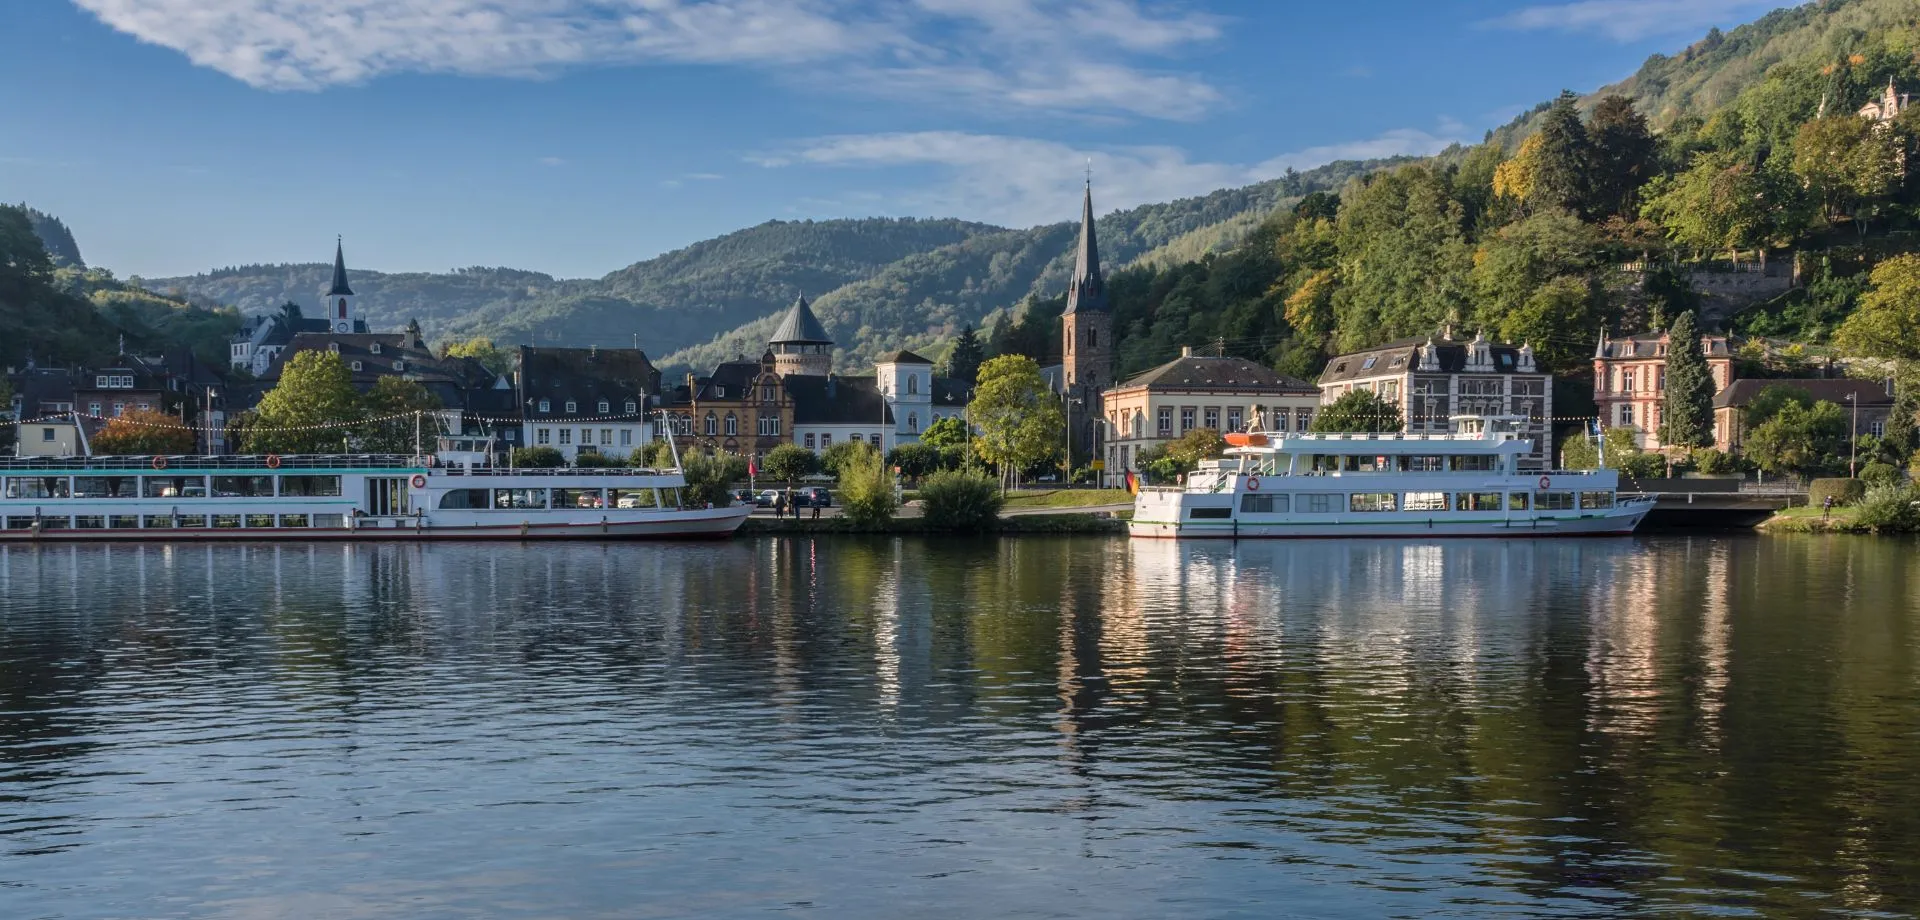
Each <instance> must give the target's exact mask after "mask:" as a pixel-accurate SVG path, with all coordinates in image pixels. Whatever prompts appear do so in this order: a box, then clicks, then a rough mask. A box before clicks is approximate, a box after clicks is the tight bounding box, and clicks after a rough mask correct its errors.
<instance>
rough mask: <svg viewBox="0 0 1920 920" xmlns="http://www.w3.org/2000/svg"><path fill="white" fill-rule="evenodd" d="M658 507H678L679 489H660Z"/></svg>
mask: <svg viewBox="0 0 1920 920" xmlns="http://www.w3.org/2000/svg"><path fill="white" fill-rule="evenodd" d="M660 506H661V507H663V508H678V507H680V490H679V489H661V490H660Z"/></svg>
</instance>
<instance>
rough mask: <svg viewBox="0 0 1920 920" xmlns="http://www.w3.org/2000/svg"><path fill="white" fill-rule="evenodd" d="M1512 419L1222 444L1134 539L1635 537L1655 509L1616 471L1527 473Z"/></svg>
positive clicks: (1149, 501)
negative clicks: (1626, 490)
mask: <svg viewBox="0 0 1920 920" xmlns="http://www.w3.org/2000/svg"><path fill="white" fill-rule="evenodd" d="M1523 421H1524V420H1522V419H1517V418H1503V417H1484V418H1483V417H1478V416H1462V417H1458V418H1455V419H1454V420H1453V422H1454V425H1453V427H1454V433H1452V434H1399V433H1386V434H1272V435H1269V434H1266V433H1263V432H1260V431H1258V430H1254V431H1250V432H1242V433H1236V434H1230V435H1228V436H1227V443H1228V444H1229V445H1230V446H1229V447H1228V449H1227V451H1226V454H1225V456H1224V457H1223V458H1222V459H1219V460H1212V461H1207V462H1205V463H1202V464H1201V466H1200V468H1199V469H1197V470H1195V471H1194V472H1193V473H1191V474H1189V475H1188V476H1187V478H1186V481H1185V483H1184V484H1183V485H1181V486H1179V487H1173V488H1144V489H1141V490H1140V493H1139V495H1138V496H1137V497H1136V498H1135V501H1134V511H1133V520H1132V522H1131V523H1130V524H1129V525H1128V527H1129V531H1130V533H1131V534H1132V535H1133V536H1136V537H1164V538H1178V539H1191V538H1249V537H1296V538H1297V537H1547V536H1593V535H1607V534H1616V535H1617V534H1627V533H1632V532H1633V529H1634V528H1635V527H1638V526H1639V524H1640V521H1641V519H1642V518H1644V517H1646V514H1647V512H1648V511H1649V510H1651V509H1652V507H1653V502H1652V500H1651V499H1632V500H1622V499H1620V498H1619V497H1618V495H1617V494H1616V492H1617V488H1618V486H1619V474H1618V473H1617V472H1616V471H1614V470H1608V469H1598V470H1579V471H1546V472H1541V471H1528V470H1523V469H1521V468H1520V465H1519V464H1520V458H1521V457H1522V456H1524V455H1526V454H1528V453H1529V452H1531V451H1532V444H1531V443H1530V442H1529V441H1528V440H1526V439H1524V438H1522V437H1520V436H1519V435H1518V434H1517V433H1516V432H1517V429H1518V427H1519V425H1520V423H1521V422H1523Z"/></svg>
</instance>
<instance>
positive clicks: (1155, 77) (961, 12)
mask: <svg viewBox="0 0 1920 920" xmlns="http://www.w3.org/2000/svg"><path fill="white" fill-rule="evenodd" d="M73 2H74V3H75V4H77V5H79V6H80V7H81V8H83V9H85V10H87V11H89V12H91V13H93V14H94V15H95V16H97V17H98V18H99V19H100V21H101V22H103V23H106V24H107V25H108V26H110V27H112V28H115V29H118V30H120V31H121V32H125V33H127V34H129V35H132V36H134V37H136V38H138V39H139V40H141V41H144V42H148V43H150V44H154V45H159V46H162V47H166V48H171V49H173V50H176V51H178V52H180V53H181V54H183V55H185V56H186V57H187V59H188V60H190V61H192V62H193V63H194V64H196V65H199V66H201V67H206V68H209V69H212V70H216V71H219V72H221V73H224V74H227V75H228V76H231V77H233V78H234V79H237V80H241V81H243V82H245V83H247V84H249V85H252V86H255V87H259V88H262V89H269V90H319V89H324V88H326V87H329V86H335V85H341V84H354V83H363V82H366V81H368V80H372V79H376V78H379V77H381V76H385V75H389V74H399V73H451V74H462V75H487V76H508V77H541V76H548V75H552V74H555V73H558V72H561V71H563V70H566V69H568V68H573V67H584V66H594V65H640V64H651V63H674V64H711V65H734V66H745V67H754V68H761V69H768V70H772V71H774V72H777V73H781V74H787V75H792V76H793V77H795V78H797V79H802V80H806V81H809V82H812V83H814V84H816V85H824V86H831V87H834V88H836V89H837V90H839V91H847V92H866V93H874V92H879V93H888V94H903V93H908V92H910V93H912V94H913V95H914V96H915V97H916V98H926V99H934V100H946V101H952V102H957V103H963V104H969V105H975V106H982V105H986V106H1014V107H1019V108H1026V109H1042V110H1049V111H1086V112H1091V113H1096V114H1097V113H1127V114H1141V115H1149V116H1156V117H1168V116H1180V117H1190V116H1191V115H1192V114H1193V113H1194V112H1196V111H1198V110H1200V109H1205V108H1209V107H1211V106H1213V105H1214V104H1216V103H1217V102H1218V101H1219V99H1220V94H1219V92H1218V91H1217V90H1215V89H1213V87H1211V86H1209V85H1208V84H1206V83H1205V82H1204V81H1203V80H1202V79H1201V78H1199V77H1197V76H1194V75H1192V74H1183V73H1166V72H1159V71H1155V70H1151V69H1142V68H1140V67H1139V65H1138V63H1137V62H1136V61H1135V60H1133V58H1135V57H1137V56H1139V55H1143V54H1168V53H1172V52H1175V51H1177V50H1179V49H1181V48H1183V47H1185V46H1188V45H1192V44H1195V43H1199V42H1205V41H1209V40H1212V39H1214V38H1216V37H1218V36H1219V34H1220V29H1221V20H1219V19H1218V18H1217V17H1213V16H1208V15H1205V14H1201V13H1195V12H1187V11H1173V12H1168V11H1163V10H1161V9H1160V8H1158V7H1155V8H1153V9H1149V8H1147V7H1145V6H1143V5H1142V3H1143V2H1144V0H914V2H912V3H905V2H901V0H326V2H324V3H316V2H314V0H73ZM869 75H877V77H878V79H864V77H867V76H869Z"/></svg>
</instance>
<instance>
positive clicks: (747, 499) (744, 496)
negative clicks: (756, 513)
mask: <svg viewBox="0 0 1920 920" xmlns="http://www.w3.org/2000/svg"><path fill="white" fill-rule="evenodd" d="M727 494H728V496H729V497H730V498H732V499H733V503H734V504H736V505H757V504H760V499H759V498H758V497H756V496H755V495H754V494H753V490H752V489H735V490H733V491H732V492H729V493H727Z"/></svg>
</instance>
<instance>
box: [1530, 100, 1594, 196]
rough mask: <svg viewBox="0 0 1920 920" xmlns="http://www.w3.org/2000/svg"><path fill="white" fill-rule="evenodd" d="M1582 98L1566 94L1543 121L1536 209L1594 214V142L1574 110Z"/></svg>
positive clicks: (1535, 175) (1535, 181) (1535, 182)
mask: <svg viewBox="0 0 1920 920" xmlns="http://www.w3.org/2000/svg"><path fill="white" fill-rule="evenodd" d="M1578 98H1579V97H1577V96H1575V95H1574V94H1573V93H1572V92H1571V91H1567V92H1562V93H1561V94H1560V98H1559V99H1556V100H1554V103H1553V108H1550V109H1548V110H1547V114H1546V117H1544V118H1542V119H1541V120H1540V148H1539V151H1538V153H1537V159H1536V160H1535V162H1534V165H1533V188H1532V189H1531V190H1530V196H1529V197H1530V201H1529V203H1530V204H1532V205H1533V206H1534V208H1535V209H1543V208H1559V209H1561V210H1565V211H1572V212H1573V213H1575V214H1580V215H1587V214H1591V213H1592V211H1593V200H1594V182H1593V167H1594V160H1595V157H1594V148H1593V139H1592V138H1591V137H1588V136H1587V126H1586V125H1584V124H1581V123H1580V111H1579V109H1576V108H1574V102H1575V100H1577V99H1578Z"/></svg>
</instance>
